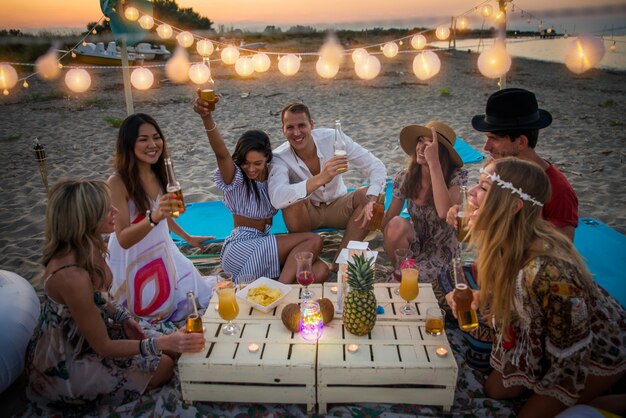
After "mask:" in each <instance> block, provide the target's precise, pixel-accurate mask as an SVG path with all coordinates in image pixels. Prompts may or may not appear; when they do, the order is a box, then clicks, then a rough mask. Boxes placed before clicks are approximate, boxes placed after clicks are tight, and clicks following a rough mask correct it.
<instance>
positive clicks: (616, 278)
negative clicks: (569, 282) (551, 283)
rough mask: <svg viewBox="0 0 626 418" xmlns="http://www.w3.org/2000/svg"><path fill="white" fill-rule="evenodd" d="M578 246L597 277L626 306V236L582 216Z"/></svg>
mask: <svg viewBox="0 0 626 418" xmlns="http://www.w3.org/2000/svg"><path fill="white" fill-rule="evenodd" d="M574 245H575V246H576V249H577V250H578V252H579V253H580V255H582V256H583V258H584V260H585V262H586V263H587V267H588V268H589V270H590V271H591V273H592V275H593V278H594V280H595V281H596V282H597V283H598V284H599V285H600V286H602V287H603V288H604V289H606V291H607V292H609V293H610V294H611V296H613V297H614V298H615V299H617V300H618V301H619V303H621V304H622V306H626V286H624V272H625V271H626V235H622V234H620V233H619V232H617V231H616V230H614V229H613V228H611V227H609V226H607V225H605V224H603V223H602V222H600V221H598V220H597V219H593V218H580V219H579V220H578V228H576V234H575V235H574Z"/></svg>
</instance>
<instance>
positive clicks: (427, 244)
mask: <svg viewBox="0 0 626 418" xmlns="http://www.w3.org/2000/svg"><path fill="white" fill-rule="evenodd" d="M406 174H407V172H406V170H402V171H401V172H399V173H398V174H396V177H395V178H394V181H393V189H392V195H393V197H394V198H396V199H399V200H401V201H403V202H404V201H405V200H406V202H407V211H408V213H409V216H410V217H411V224H412V225H413V229H414V230H415V240H414V241H413V242H412V243H411V245H410V247H409V249H410V250H411V251H413V254H414V255H415V259H416V261H417V265H418V267H419V281H420V282H422V283H433V282H436V281H437V280H438V278H439V275H440V274H441V273H442V271H444V272H445V271H447V270H448V269H449V267H450V265H451V264H452V258H453V257H454V256H455V254H456V253H457V252H458V245H459V242H458V241H457V239H456V232H455V230H454V228H453V227H451V226H450V225H448V224H447V223H446V220H445V219H441V218H440V217H439V215H438V214H437V209H435V207H434V206H432V205H417V204H415V202H413V200H411V199H407V197H406V196H405V195H404V194H403V193H402V185H403V183H404V182H405V181H406ZM466 182H467V171H465V170H461V169H458V168H457V169H455V170H454V172H453V173H452V179H451V180H450V187H452V186H462V185H465V183H466Z"/></svg>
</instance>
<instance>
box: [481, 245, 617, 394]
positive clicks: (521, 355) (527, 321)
mask: <svg viewBox="0 0 626 418" xmlns="http://www.w3.org/2000/svg"><path fill="white" fill-rule="evenodd" d="M580 277H581V273H580V271H579V270H578V268H577V267H576V266H575V265H574V264H572V263H571V262H569V261H567V260H561V259H557V258H555V257H547V256H541V257H537V258H535V259H533V260H531V261H530V262H529V263H528V264H527V265H526V266H525V267H524V268H523V269H522V270H521V271H520V272H519V274H518V276H517V278H516V290H515V301H514V303H515V311H516V312H517V313H518V315H516V316H515V317H514V318H513V323H512V325H511V327H510V329H509V330H508V332H507V333H506V334H507V335H505V333H504V332H502V330H497V331H496V342H495V343H494V346H493V351H492V353H491V365H492V366H493V368H494V369H496V370H498V371H499V372H500V373H502V377H503V383H504V386H505V387H510V386H513V385H522V386H525V387H527V388H529V389H531V390H533V391H534V392H535V393H537V394H540V395H545V396H550V397H553V398H556V399H558V400H559V401H561V402H563V403H564V404H565V405H568V406H571V405H574V404H575V403H576V402H577V400H578V399H579V398H580V395H581V392H582V391H583V388H584V386H585V380H586V379H587V376H589V375H593V376H611V375H615V374H618V373H621V372H623V371H626V311H624V308H623V307H622V306H621V305H620V304H619V302H617V301H616V300H615V299H614V298H613V297H611V296H610V295H609V294H608V293H606V292H605V291H604V290H603V289H601V288H600V287H599V286H597V285H596V284H595V283H593V285H592V286H591V288H589V287H588V286H585V285H582V284H581V283H582V281H581V278H580Z"/></svg>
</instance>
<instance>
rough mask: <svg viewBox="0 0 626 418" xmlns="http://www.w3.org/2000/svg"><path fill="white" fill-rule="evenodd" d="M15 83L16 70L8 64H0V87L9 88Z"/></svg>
mask: <svg viewBox="0 0 626 418" xmlns="http://www.w3.org/2000/svg"><path fill="white" fill-rule="evenodd" d="M15 84H17V71H15V68H13V67H12V66H10V65H9V64H0V88H1V89H4V90H6V89H10V88H13V86H15Z"/></svg>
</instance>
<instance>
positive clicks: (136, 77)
mask: <svg viewBox="0 0 626 418" xmlns="http://www.w3.org/2000/svg"><path fill="white" fill-rule="evenodd" d="M130 83H131V84H132V85H133V87H135V88H136V89H137V90H148V89H149V88H150V87H152V83H154V75H152V71H150V70H149V69H147V68H143V67H139V68H135V69H134V70H133V72H132V73H131V74H130Z"/></svg>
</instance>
